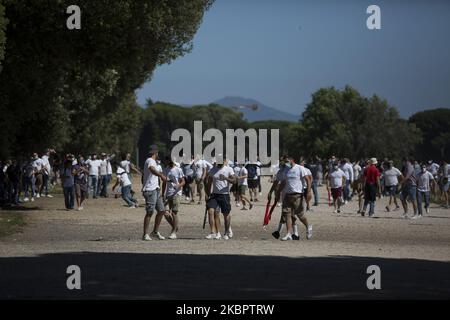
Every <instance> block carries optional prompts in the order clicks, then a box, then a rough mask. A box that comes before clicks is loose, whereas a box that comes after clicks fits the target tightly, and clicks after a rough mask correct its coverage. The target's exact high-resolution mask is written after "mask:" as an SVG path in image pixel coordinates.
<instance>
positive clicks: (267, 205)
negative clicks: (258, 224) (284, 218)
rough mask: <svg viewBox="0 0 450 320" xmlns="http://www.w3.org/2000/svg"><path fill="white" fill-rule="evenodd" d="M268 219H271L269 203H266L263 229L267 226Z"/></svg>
mask: <svg viewBox="0 0 450 320" xmlns="http://www.w3.org/2000/svg"><path fill="white" fill-rule="evenodd" d="M270 218H271V216H270V201H267V204H266V213H265V215H264V225H263V227H265V226H267V225H268V224H269V222H270Z"/></svg>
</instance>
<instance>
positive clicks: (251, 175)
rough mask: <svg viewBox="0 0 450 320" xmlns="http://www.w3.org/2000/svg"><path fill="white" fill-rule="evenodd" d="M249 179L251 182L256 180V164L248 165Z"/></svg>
mask: <svg viewBox="0 0 450 320" xmlns="http://www.w3.org/2000/svg"><path fill="white" fill-rule="evenodd" d="M246 169H247V177H248V179H250V180H253V179H255V178H256V175H257V171H256V165H255V164H249V165H247V168H246Z"/></svg>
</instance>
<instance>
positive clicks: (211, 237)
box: [205, 233, 216, 240]
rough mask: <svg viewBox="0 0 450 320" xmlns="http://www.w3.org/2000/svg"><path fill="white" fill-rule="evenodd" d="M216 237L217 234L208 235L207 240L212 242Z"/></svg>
mask: <svg viewBox="0 0 450 320" xmlns="http://www.w3.org/2000/svg"><path fill="white" fill-rule="evenodd" d="M215 237H216V234H215V233H211V234H208V235H207V236H206V237H205V238H206V239H208V240H212V239H214V238H215Z"/></svg>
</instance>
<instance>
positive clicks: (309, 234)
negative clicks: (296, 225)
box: [306, 225, 313, 240]
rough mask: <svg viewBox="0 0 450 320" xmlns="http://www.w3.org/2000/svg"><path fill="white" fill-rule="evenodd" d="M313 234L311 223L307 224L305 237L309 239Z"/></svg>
mask: <svg viewBox="0 0 450 320" xmlns="http://www.w3.org/2000/svg"><path fill="white" fill-rule="evenodd" d="M312 236H313V231H312V225H309V226H308V230H307V231H306V239H308V240H310V239H311V238H312Z"/></svg>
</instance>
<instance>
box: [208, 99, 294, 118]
mask: <svg viewBox="0 0 450 320" xmlns="http://www.w3.org/2000/svg"><path fill="white" fill-rule="evenodd" d="M213 103H216V104H218V105H221V106H224V107H229V108H233V109H234V110H236V111H238V112H241V113H242V114H243V115H244V119H246V120H248V121H251V122H254V121H262V120H286V121H292V122H297V121H298V119H299V118H300V116H299V115H298V116H296V115H293V114H290V113H287V112H284V111H281V110H278V109H275V108H272V107H269V106H266V105H264V104H263V103H261V102H259V101H257V100H254V99H248V98H242V97H225V98H222V99H220V100H216V101H214V102H213ZM252 106H253V108H252ZM256 106H257V108H256Z"/></svg>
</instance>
